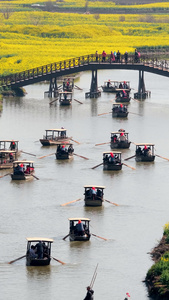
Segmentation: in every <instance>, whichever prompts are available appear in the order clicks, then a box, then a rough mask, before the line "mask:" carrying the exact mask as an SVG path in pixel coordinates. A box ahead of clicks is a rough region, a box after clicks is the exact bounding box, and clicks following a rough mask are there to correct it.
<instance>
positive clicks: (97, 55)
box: [95, 51, 99, 62]
mask: <svg viewBox="0 0 169 300" xmlns="http://www.w3.org/2000/svg"><path fill="white" fill-rule="evenodd" d="M95 57H96V62H98V58H99V54H98V51H96V53H95Z"/></svg>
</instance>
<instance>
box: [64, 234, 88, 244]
mask: <svg viewBox="0 0 169 300" xmlns="http://www.w3.org/2000/svg"><path fill="white" fill-rule="evenodd" d="M69 240H70V241H71V242H86V241H89V240H90V234H89V235H88V234H85V235H83V236H79V235H75V234H70V235H69Z"/></svg>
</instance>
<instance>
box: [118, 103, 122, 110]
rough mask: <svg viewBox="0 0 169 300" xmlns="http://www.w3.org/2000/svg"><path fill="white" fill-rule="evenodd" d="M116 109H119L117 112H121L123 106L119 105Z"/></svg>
mask: <svg viewBox="0 0 169 300" xmlns="http://www.w3.org/2000/svg"><path fill="white" fill-rule="evenodd" d="M118 108H119V112H123V104H120V105H119V107H118Z"/></svg>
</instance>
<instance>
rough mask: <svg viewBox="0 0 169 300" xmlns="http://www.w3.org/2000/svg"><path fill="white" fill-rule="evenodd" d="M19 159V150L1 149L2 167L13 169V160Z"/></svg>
mask: <svg viewBox="0 0 169 300" xmlns="http://www.w3.org/2000/svg"><path fill="white" fill-rule="evenodd" d="M16 159H17V152H16V151H14V150H0V169H1V170H4V169H12V168H13V161H15V160H16Z"/></svg>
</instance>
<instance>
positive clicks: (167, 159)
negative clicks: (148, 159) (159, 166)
mask: <svg viewBox="0 0 169 300" xmlns="http://www.w3.org/2000/svg"><path fill="white" fill-rule="evenodd" d="M156 156H158V157H160V158H163V159H166V160H168V161H169V159H168V158H167V157H163V156H161V155H158V154H156Z"/></svg>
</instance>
